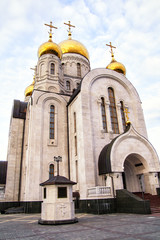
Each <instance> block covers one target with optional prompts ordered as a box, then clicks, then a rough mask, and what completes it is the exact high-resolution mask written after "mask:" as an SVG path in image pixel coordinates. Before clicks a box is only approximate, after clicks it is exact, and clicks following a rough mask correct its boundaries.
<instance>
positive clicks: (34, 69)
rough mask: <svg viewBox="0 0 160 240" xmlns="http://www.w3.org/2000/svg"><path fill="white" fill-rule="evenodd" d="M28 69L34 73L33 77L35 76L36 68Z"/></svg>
mask: <svg viewBox="0 0 160 240" xmlns="http://www.w3.org/2000/svg"><path fill="white" fill-rule="evenodd" d="M30 69H31V70H33V71H34V76H35V75H36V67H34V68H30Z"/></svg>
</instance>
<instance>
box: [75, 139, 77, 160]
mask: <svg viewBox="0 0 160 240" xmlns="http://www.w3.org/2000/svg"><path fill="white" fill-rule="evenodd" d="M74 141H75V156H77V136H75V137H74Z"/></svg>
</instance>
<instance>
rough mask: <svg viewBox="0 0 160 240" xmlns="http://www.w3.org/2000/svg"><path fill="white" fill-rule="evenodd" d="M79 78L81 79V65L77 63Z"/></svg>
mask: <svg viewBox="0 0 160 240" xmlns="http://www.w3.org/2000/svg"><path fill="white" fill-rule="evenodd" d="M77 76H78V77H81V64H80V63H77Z"/></svg>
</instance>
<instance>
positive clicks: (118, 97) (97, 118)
mask: <svg viewBox="0 0 160 240" xmlns="http://www.w3.org/2000/svg"><path fill="white" fill-rule="evenodd" d="M112 72H113V71H112ZM110 73H111V71H110V70H106V69H103V70H102V69H95V70H93V72H92V71H91V72H90V73H89V74H88V75H86V77H85V79H83V81H82V88H81V93H80V94H81V95H82V106H83V104H84V106H83V107H82V108H83V109H84V112H85V115H86V114H87V113H88V117H87V118H85V117H84V118H83V122H85V120H86V122H85V124H84V126H87V128H88V126H89V125H90V127H89V128H88V129H89V130H90V131H91V132H90V135H89V134H88V130H87V131H86V133H84V136H85V137H84V139H85V143H84V145H85V146H88V147H89V145H88V142H91V144H92V148H91V149H92V150H93V152H92V153H93V155H92V161H93V162H94V164H93V165H94V167H93V169H91V171H92V172H94V171H95V173H94V174H95V176H96V177H95V186H97V185H102V184H104V181H103V178H102V176H98V167H97V166H98V157H99V154H100V152H101V150H102V148H103V147H104V146H105V145H106V144H108V143H109V142H110V141H111V140H112V139H113V138H115V137H116V136H117V134H113V131H112V128H111V122H110V111H109V97H108V90H107V89H108V88H109V87H112V88H113V89H114V93H115V101H116V109H117V118H118V121H119V131H120V133H123V131H124V130H123V128H122V118H121V112H120V101H123V103H124V106H125V107H127V108H128V109H129V112H130V113H129V119H130V120H131V122H132V124H133V125H134V126H135V128H136V129H137V130H138V131H139V132H140V133H141V134H143V135H144V136H147V134H146V127H145V124H143V123H144V118H143V112H142V108H141V102H140V99H139V96H138V95H137V93H136V91H135V89H134V88H133V87H132V85H131V83H129V84H128V82H129V81H128V80H127V79H126V78H125V77H124V76H122V74H117V73H115V75H116V78H111V77H110ZM105 74H106V76H105ZM96 78H97V79H96ZM126 82H127V84H126ZM128 85H129V87H128ZM133 90H134V91H133ZM101 97H103V98H104V100H105V110H106V118H107V132H105V131H104V130H103V128H102V117H101V104H100V100H101ZM87 103H88V112H86V106H87ZM137 118H138V121H137ZM87 139H88V140H87ZM87 141H88V142H87ZM92 150H91V151H92Z"/></svg>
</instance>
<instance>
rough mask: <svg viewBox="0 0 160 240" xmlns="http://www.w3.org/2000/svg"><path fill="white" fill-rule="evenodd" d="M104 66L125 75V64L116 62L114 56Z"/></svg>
mask: <svg viewBox="0 0 160 240" xmlns="http://www.w3.org/2000/svg"><path fill="white" fill-rule="evenodd" d="M106 68H107V69H111V70H114V71H116V72H119V73H122V74H124V75H126V68H125V66H124V65H123V64H122V63H120V62H117V61H116V60H115V59H114V57H112V61H111V62H110V64H108V65H107V67H106Z"/></svg>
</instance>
